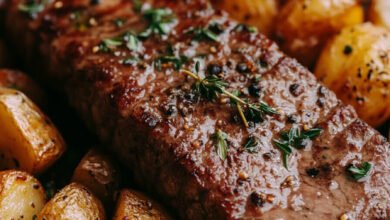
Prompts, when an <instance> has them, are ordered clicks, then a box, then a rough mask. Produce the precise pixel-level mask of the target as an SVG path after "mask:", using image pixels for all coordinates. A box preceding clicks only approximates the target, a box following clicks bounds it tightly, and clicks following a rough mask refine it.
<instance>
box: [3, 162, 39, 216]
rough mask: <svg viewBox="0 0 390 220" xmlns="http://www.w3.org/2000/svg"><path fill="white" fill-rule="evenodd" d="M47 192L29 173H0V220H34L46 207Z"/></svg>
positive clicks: (13, 171) (8, 171)
mask: <svg viewBox="0 0 390 220" xmlns="http://www.w3.org/2000/svg"><path fill="white" fill-rule="evenodd" d="M45 202H46V198H45V191H44V189H43V187H42V186H41V184H40V183H39V182H38V180H36V179H35V178H34V177H32V176H31V175H29V174H28V173H25V172H22V171H15V170H7V171H2V172H0V219H4V220H5V219H15V220H16V219H33V217H34V216H35V215H36V214H38V213H39V212H40V211H41V209H42V208H43V206H44V205H45Z"/></svg>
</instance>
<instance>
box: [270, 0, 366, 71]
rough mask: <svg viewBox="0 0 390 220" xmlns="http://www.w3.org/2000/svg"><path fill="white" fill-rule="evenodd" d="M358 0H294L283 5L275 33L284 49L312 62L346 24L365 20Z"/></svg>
mask: <svg viewBox="0 0 390 220" xmlns="http://www.w3.org/2000/svg"><path fill="white" fill-rule="evenodd" d="M358 2H359V1H358V0H291V1H287V3H286V4H285V5H284V6H283V8H282V9H281V12H280V13H279V15H278V17H277V21H276V31H275V35H276V38H277V40H278V41H279V43H280V46H281V48H282V50H284V51H285V52H286V53H287V54H289V55H291V56H293V57H295V58H297V59H298V60H299V61H300V62H301V63H302V64H304V65H306V66H312V65H313V64H314V62H315V61H316V59H317V58H318V55H319V53H320V52H321V49H322V48H323V46H324V44H325V43H326V41H327V40H328V39H329V38H330V37H331V36H333V35H334V34H336V33H338V32H339V31H340V30H341V29H342V28H344V27H347V26H351V25H355V24H359V23H362V22H363V18H364V13H363V8H362V7H361V5H359V3H358Z"/></svg>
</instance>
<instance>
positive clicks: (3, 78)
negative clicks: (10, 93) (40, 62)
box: [0, 69, 47, 107]
mask: <svg viewBox="0 0 390 220" xmlns="http://www.w3.org/2000/svg"><path fill="white" fill-rule="evenodd" d="M0 86H3V87H7V88H12V89H16V90H19V91H21V92H23V93H24V94H26V96H28V97H29V98H30V99H32V100H33V101H34V102H35V103H37V104H38V105H39V106H41V107H45V106H46V102H47V101H46V97H45V95H44V92H43V90H42V89H41V88H40V87H39V86H38V85H37V84H36V83H35V82H34V81H33V80H32V79H31V78H30V77H28V76H27V75H26V74H24V73H22V72H19V71H14V70H9V69H0Z"/></svg>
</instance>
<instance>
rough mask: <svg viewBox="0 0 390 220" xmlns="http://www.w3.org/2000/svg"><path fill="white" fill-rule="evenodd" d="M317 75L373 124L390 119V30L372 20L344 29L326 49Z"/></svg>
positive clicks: (317, 69)
mask: <svg viewBox="0 0 390 220" xmlns="http://www.w3.org/2000/svg"><path fill="white" fill-rule="evenodd" d="M315 74H316V75H317V76H318V78H319V79H320V80H322V81H323V82H324V83H325V84H326V85H327V86H328V87H329V88H331V89H332V90H333V91H335V92H336V93H337V95H338V97H339V98H340V99H342V100H343V101H344V102H346V103H348V104H351V105H353V106H354V107H355V108H356V110H357V112H358V113H359V115H360V117H361V118H362V119H364V120H365V121H367V122H368V123H369V124H371V125H372V126H378V125H380V124H382V123H383V122H385V121H386V120H387V119H389V117H390V107H389V106H390V31H389V30H387V29H384V28H380V27H375V26H373V25H372V24H369V23H366V24H362V25H357V26H354V27H349V28H346V29H344V30H343V31H342V32H341V33H340V34H339V35H338V36H336V37H335V38H334V39H333V40H331V41H330V42H329V43H328V45H327V46H326V48H325V49H324V51H323V52H322V54H321V57H320V59H319V61H318V65H317V67H316V70H315Z"/></svg>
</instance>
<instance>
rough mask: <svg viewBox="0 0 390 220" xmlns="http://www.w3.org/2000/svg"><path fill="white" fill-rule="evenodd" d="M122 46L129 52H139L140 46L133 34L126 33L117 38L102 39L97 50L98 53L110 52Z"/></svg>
mask: <svg viewBox="0 0 390 220" xmlns="http://www.w3.org/2000/svg"><path fill="white" fill-rule="evenodd" d="M122 45H125V46H126V47H127V49H129V50H130V51H139V49H140V45H141V44H140V41H139V40H138V38H137V37H136V36H135V35H134V34H132V33H130V32H126V33H124V34H122V35H121V36H119V37H114V38H106V39H103V40H102V42H101V43H100V44H99V46H98V48H99V51H102V52H110V51H111V50H113V49H115V48H117V47H119V46H122Z"/></svg>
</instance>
